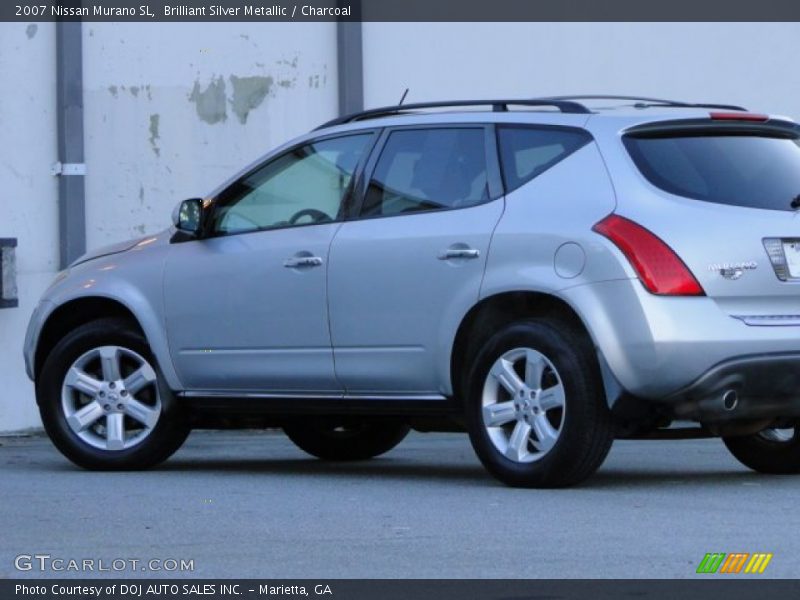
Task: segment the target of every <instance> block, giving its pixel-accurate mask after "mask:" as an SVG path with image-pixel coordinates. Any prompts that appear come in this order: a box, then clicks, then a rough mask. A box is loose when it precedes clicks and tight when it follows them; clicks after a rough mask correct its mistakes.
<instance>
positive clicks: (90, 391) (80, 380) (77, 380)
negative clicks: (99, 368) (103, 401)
mask: <svg viewBox="0 0 800 600" xmlns="http://www.w3.org/2000/svg"><path fill="white" fill-rule="evenodd" d="M64 385H66V386H67V387H71V388H72V389H74V390H77V391H79V392H82V393H84V394H86V395H87V396H92V397H94V396H95V394H97V392H99V391H100V388H101V387H102V385H103V384H102V382H101V381H99V380H97V379H95V378H94V377H92V376H91V375H89V374H88V373H86V372H84V371H82V370H80V369H79V368H78V367H72V368H71V369H70V370H69V371H67V375H66V377H65V378H64Z"/></svg>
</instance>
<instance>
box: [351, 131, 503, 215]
mask: <svg viewBox="0 0 800 600" xmlns="http://www.w3.org/2000/svg"><path fill="white" fill-rule="evenodd" d="M484 140H485V134H484V130H483V129H477V128H475V129H449V128H447V129H428V130H424V129H415V130H405V131H395V132H393V133H392V134H391V135H390V136H389V139H388V140H387V141H386V144H385V146H384V147H383V150H382V151H381V155H380V158H379V159H378V163H377V164H376V166H375V171H374V173H373V175H372V179H371V180H370V182H369V187H368V188H367V194H366V197H365V198H364V207H363V208H362V211H361V214H362V215H364V216H375V215H397V214H405V213H412V212H419V211H425V210H439V209H445V208H463V207H465V206H472V205H474V204H478V203H480V202H483V201H485V200H488V198H489V192H488V181H487V178H486V149H485V147H484Z"/></svg>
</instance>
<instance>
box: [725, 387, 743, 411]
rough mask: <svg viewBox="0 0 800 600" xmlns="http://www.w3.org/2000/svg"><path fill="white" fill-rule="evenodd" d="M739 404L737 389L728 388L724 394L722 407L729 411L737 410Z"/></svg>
mask: <svg viewBox="0 0 800 600" xmlns="http://www.w3.org/2000/svg"><path fill="white" fill-rule="evenodd" d="M738 404H739V394H738V393H737V392H736V390H728V391H727V392H725V393H724V394H722V407H723V408H724V409H725V410H727V411H732V410H736V407H737V406H738Z"/></svg>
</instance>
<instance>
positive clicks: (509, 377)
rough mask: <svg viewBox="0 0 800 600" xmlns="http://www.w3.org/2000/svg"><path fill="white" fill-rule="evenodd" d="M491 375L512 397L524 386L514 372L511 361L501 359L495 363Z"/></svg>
mask: <svg viewBox="0 0 800 600" xmlns="http://www.w3.org/2000/svg"><path fill="white" fill-rule="evenodd" d="M491 375H492V377H494V378H495V379H496V380H497V381H498V383H500V385H502V386H503V387H504V388H505V390H506V391H507V392H508V393H509V394H511V395H512V396H516V395H517V394H518V393H519V392H520V390H521V389H522V388H523V387H524V386H525V384H524V383H523V381H522V380H521V379H520V378H519V375H517V372H516V371H514V366H513V364H512V363H511V361H508V360H506V359H504V358H501V359H500V360H498V361H497V362H496V363H495V365H494V367H492V370H491Z"/></svg>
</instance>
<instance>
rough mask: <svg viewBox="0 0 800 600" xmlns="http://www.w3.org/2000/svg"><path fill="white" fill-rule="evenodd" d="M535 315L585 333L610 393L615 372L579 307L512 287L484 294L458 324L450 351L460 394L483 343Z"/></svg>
mask: <svg viewBox="0 0 800 600" xmlns="http://www.w3.org/2000/svg"><path fill="white" fill-rule="evenodd" d="M531 317H548V318H552V319H555V320H558V321H560V322H562V323H563V324H564V325H565V326H568V327H571V328H573V329H574V330H576V331H578V332H580V333H581V334H583V335H585V336H586V340H587V341H588V343H590V344H592V346H593V347H594V348H595V352H596V354H597V356H598V367H599V368H600V372H601V374H602V377H603V381H604V386H605V388H606V395H607V396H608V395H609V390H610V389H613V382H610V381H608V380H609V378H611V379H614V376H613V375H612V374H611V373H610V371H608V369H607V368H606V367H605V364H604V363H605V361H604V360H603V357H602V355H601V353H600V350H599V349H597V348H596V344H595V343H594V340H593V339H592V336H591V333H590V332H589V329H588V328H587V327H586V325H585V323H584V322H583V319H581V317H580V316H579V315H578V313H577V312H576V311H575V309H573V308H572V306H570V305H569V303H567V302H566V301H565V300H563V299H561V298H559V297H557V296H554V295H552V294H548V293H545V292H533V291H509V292H501V293H497V294H494V295H492V296H487V297H486V298H482V299H481V300H480V302H478V303H477V304H475V305H474V306H473V307H472V308H471V309H470V310H469V311H468V312H467V314H466V315H464V317H463V318H462V320H461V323H460V324H459V326H458V329H457V331H456V335H455V338H454V340H453V345H452V348H451V353H450V383H451V385H452V390H453V395H454V396H455V397H456V398H463V397H464V394H463V391H464V388H465V386H466V384H467V378H468V375H469V365H470V364H471V362H472V359H473V358H474V357H475V355H476V354H477V352H478V351H479V349H480V348H481V346H482V344H483V343H485V342H486V341H487V340H488V339H489V338H490V337H491V336H492V335H493V334H494V333H495V332H496V331H497V330H498V329H500V328H502V327H504V326H505V325H508V324H509V323H512V322H514V321H517V320H519V319H525V318H531ZM614 381H616V380H615V379H614ZM610 386H611V387H610Z"/></svg>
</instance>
